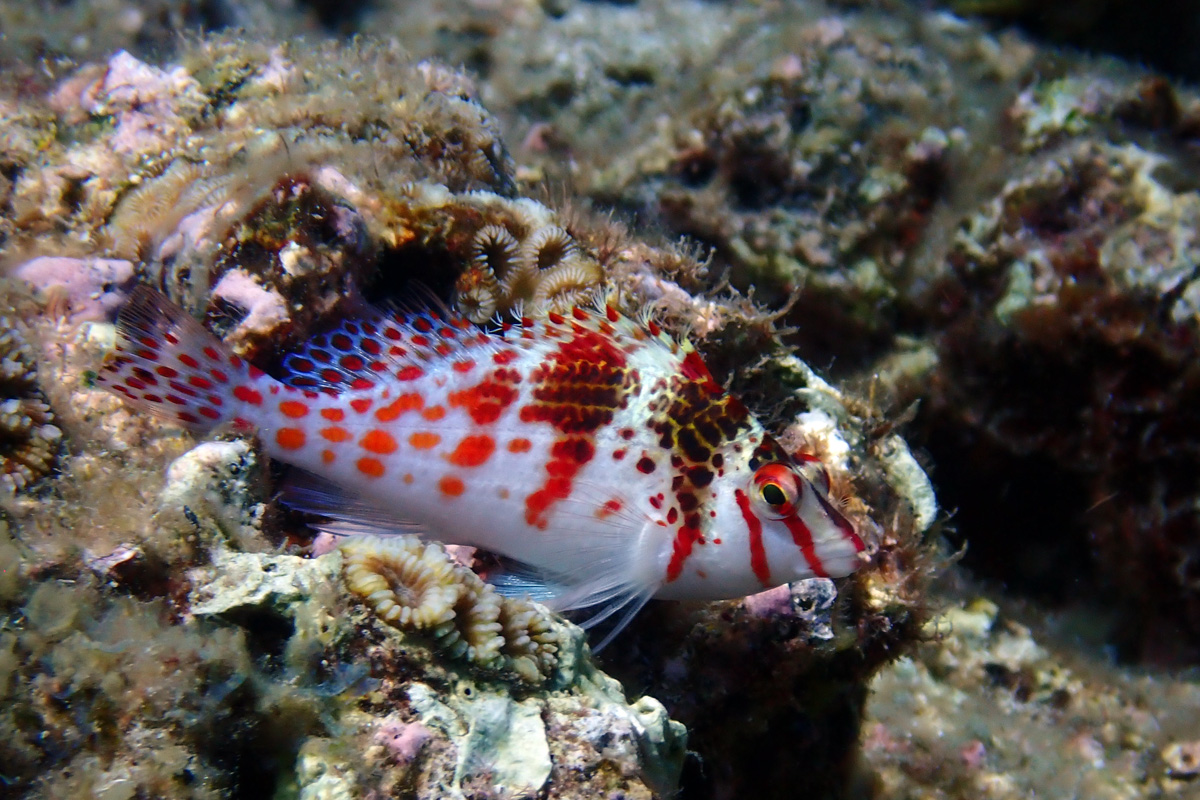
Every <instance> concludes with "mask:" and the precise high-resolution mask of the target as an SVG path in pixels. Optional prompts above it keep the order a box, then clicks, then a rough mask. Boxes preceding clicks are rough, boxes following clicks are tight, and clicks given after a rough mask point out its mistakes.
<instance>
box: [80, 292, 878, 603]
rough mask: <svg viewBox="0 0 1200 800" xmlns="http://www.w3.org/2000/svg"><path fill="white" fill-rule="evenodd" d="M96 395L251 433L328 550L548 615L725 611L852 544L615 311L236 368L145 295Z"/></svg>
mask: <svg viewBox="0 0 1200 800" xmlns="http://www.w3.org/2000/svg"><path fill="white" fill-rule="evenodd" d="M119 336H120V339H119V347H118V351H117V352H116V353H115V354H114V355H113V356H111V357H110V359H109V360H108V362H107V363H106V364H105V366H104V368H103V369H102V371H101V374H100V376H99V378H98V383H100V384H102V385H104V386H107V387H108V388H109V389H111V390H112V391H114V392H117V393H119V394H121V395H123V396H124V397H125V398H126V399H127V400H129V401H130V402H132V403H133V404H134V405H135V406H138V407H140V408H142V409H145V410H148V411H152V412H154V413H157V414H159V415H161V416H164V417H166V418H167V419H169V420H173V421H175V422H177V423H179V424H181V425H184V426H186V427H188V428H190V429H191V430H193V431H196V432H199V433H203V432H206V431H209V430H211V429H213V428H215V427H217V426H220V425H224V424H231V425H233V426H234V427H235V428H238V429H243V430H257V431H258V434H259V436H260V437H261V440H262V444H263V448H264V449H265V451H266V452H267V454H268V455H270V456H271V457H272V458H275V459H278V460H280V461H283V462H286V463H288V464H292V465H295V466H297V467H301V468H303V469H304V470H307V471H308V472H310V473H312V474H313V475H315V476H317V477H318V478H320V479H322V480H323V481H325V482H328V483H330V484H333V485H336V486H337V487H340V490H341V491H342V492H344V493H345V494H344V495H336V494H330V493H327V492H321V491H312V490H303V489H301V490H298V491H296V492H294V493H293V502H294V504H295V505H297V506H298V507H300V508H305V509H307V510H313V511H318V512H320V513H322V514H326V515H329V516H333V517H334V518H335V519H336V520H338V521H337V522H335V523H332V524H330V525H329V526H327V527H328V528H329V529H331V530H335V531H338V532H343V533H346V532H356V531H366V530H376V531H378V530H386V529H388V528H390V529H392V530H393V531H394V530H397V529H400V528H406V529H412V528H416V529H418V530H420V531H421V532H422V533H423V534H424V535H427V536H429V537H431V538H434V539H437V540H439V541H442V542H445V543H448V544H463V545H471V546H474V547H478V548H482V549H485V550H488V551H491V552H493V553H496V554H499V555H501V556H505V557H507V558H509V559H512V560H514V561H517V562H520V563H521V564H522V565H524V568H525V569H527V570H528V573H527V574H526V576H525V577H524V578H521V579H520V580H513V581H511V582H510V584H509V587H510V588H512V587H524V588H528V589H532V590H533V593H534V594H535V595H536V596H537V597H538V598H539V599H544V600H547V601H548V602H549V603H550V604H551V605H552V606H553V607H556V608H559V609H568V608H582V607H591V606H597V607H599V608H600V611H599V613H598V614H597V616H598V617H604V616H607V615H608V614H610V613H613V612H614V611H617V610H620V609H625V613H624V615H623V617H622V621H621V624H624V622H627V621H628V619H630V618H631V617H632V615H633V614H634V613H636V611H637V609H639V608H640V607H641V606H642V605H643V604H644V603H645V602H646V600H647V599H649V598H651V597H658V598H669V599H713V600H715V599H723V598H731V597H740V596H743V595H747V594H752V593H755V592H758V591H762V590H763V589H766V588H770V587H773V586H777V585H780V584H783V583H786V582H790V581H794V580H798V579H801V578H810V577H814V576H819V577H825V576H828V577H841V576H844V575H848V574H849V573H851V572H852V571H854V570H855V569H856V568H857V567H858V566H860V564H861V563H862V561H863V559H862V558H861V557H860V553H862V551H863V542H862V540H861V539H860V538H859V536H858V535H857V534H856V533H855V530H854V528H853V526H852V525H851V523H850V522H849V521H848V520H847V519H846V517H845V516H843V514H842V513H841V512H840V511H839V510H838V508H837V504H836V503H835V502H834V501H832V500H831V499H830V497H829V495H828V490H829V486H828V479H827V477H826V474H825V470H824V467H822V466H821V464H820V463H819V462H817V461H816V460H815V459H812V458H811V457H804V456H801V457H798V458H793V457H791V456H789V454H788V453H787V452H785V451H784V449H783V448H782V447H780V445H779V444H777V443H776V442H775V440H774V439H772V438H771V437H770V436H768V435H767V433H766V432H765V431H764V430H763V428H762V426H761V425H760V424H759V423H758V421H757V420H755V419H754V417H753V416H751V414H750V413H749V412H748V411H747V410H746V408H745V406H743V405H742V404H741V403H740V402H738V401H737V400H736V399H734V398H733V397H731V396H730V395H728V394H726V393H725V392H724V391H723V390H722V388H721V387H720V385H718V384H717V383H716V381H715V380H713V378H712V376H711V375H710V374H709V372H708V369H707V368H706V367H705V366H704V363H703V361H702V360H701V358H700V356H699V354H697V353H696V352H695V351H694V350H693V349H692V348H691V347H690V346H689V345H687V344H686V343H679V342H676V341H674V340H672V339H671V338H670V337H669V336H667V335H666V334H664V333H663V332H662V331H661V330H660V329H659V328H658V326H657V325H656V324H655V323H654V322H652V321H646V322H644V323H639V322H635V321H633V320H630V319H629V318H627V317H624V316H622V315H621V314H619V313H618V312H617V311H616V310H615V309H614V308H612V307H611V306H601V307H599V308H597V309H594V310H592V309H583V308H576V309H574V310H573V312H572V313H570V314H565V315H559V314H553V313H552V314H548V315H546V316H545V317H541V318H537V319H532V318H529V317H525V318H520V319H514V320H513V321H512V322H511V323H510V324H505V325H501V326H498V327H497V328H496V329H495V330H492V331H486V332H485V331H481V330H480V329H478V328H477V327H476V326H474V325H473V324H471V323H470V322H468V321H466V320H465V319H462V318H456V317H453V316H451V315H449V314H445V313H443V314H441V315H437V314H420V315H412V316H408V317H402V316H399V315H388V314H385V313H382V312H370V313H368V314H366V315H364V316H362V317H359V318H356V319H349V320H346V321H345V322H343V323H342V325H341V326H340V327H339V328H338V329H336V330H334V331H332V332H330V333H326V334H323V335H320V336H317V337H316V338H314V339H313V340H312V341H311V342H309V343H308V344H307V345H306V346H305V347H304V348H303V349H302V350H300V351H299V352H297V353H294V354H292V355H290V356H288V357H287V358H286V359H285V360H284V366H285V369H286V371H287V375H286V377H285V378H284V379H283V380H278V379H276V378H273V377H270V376H269V375H266V374H264V373H263V372H262V371H260V370H258V369H256V368H255V367H253V366H251V365H250V364H248V363H246V362H245V361H244V360H243V359H241V358H239V357H238V356H236V355H234V354H233V353H231V352H230V351H229V350H228V349H227V348H226V347H225V346H224V345H223V344H222V343H221V342H220V341H219V340H217V339H216V337H214V336H213V335H212V334H210V333H209V332H208V331H206V330H205V329H204V328H203V327H201V326H200V325H199V324H198V323H197V322H196V321H195V320H193V319H192V318H191V317H189V316H187V314H186V313H185V312H184V311H182V310H181V309H179V308H178V307H176V306H174V305H172V304H171V303H170V302H169V301H167V300H166V299H165V298H163V297H162V296H161V295H159V294H158V293H156V292H154V291H153V290H150V289H147V288H145V287H142V288H139V289H138V290H136V291H135V293H134V295H133V297H132V298H131V300H130V302H129V304H128V305H127V306H126V308H125V309H124V311H123V312H122V314H121V318H120V325H119Z"/></svg>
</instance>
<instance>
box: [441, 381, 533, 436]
mask: <svg viewBox="0 0 1200 800" xmlns="http://www.w3.org/2000/svg"><path fill="white" fill-rule="evenodd" d="M496 372H497V373H500V372H502V371H501V370H497V371H496ZM516 399H517V390H516V389H515V388H514V387H513V386H512V385H511V384H510V383H509V382H508V376H507V375H504V376H501V377H497V376H496V375H493V376H492V377H491V378H488V379H487V380H485V381H483V382H482V383H478V384H476V385H475V386H472V387H470V388H467V389H462V390H461V391H457V392H451V393H450V395H449V396H448V397H447V398H446V401H447V402H448V403H449V404H450V406H451V407H453V408H462V409H464V410H466V412H467V413H468V414H470V415H471V419H473V420H474V421H475V423H476V424H478V425H487V424H490V423H492V422H495V421H496V420H498V419H500V415H501V414H503V413H504V410H505V409H506V408H508V407H509V406H510V405H512V403H513V401H515V400H516Z"/></svg>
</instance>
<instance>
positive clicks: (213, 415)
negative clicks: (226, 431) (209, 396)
mask: <svg viewBox="0 0 1200 800" xmlns="http://www.w3.org/2000/svg"><path fill="white" fill-rule="evenodd" d="M196 413H198V414H199V415H200V416H202V417H208V418H209V419H214V420H215V419H220V418H221V412H220V411H217V410H216V409H215V408H211V407H209V406H200V407H199V408H198V409H196Z"/></svg>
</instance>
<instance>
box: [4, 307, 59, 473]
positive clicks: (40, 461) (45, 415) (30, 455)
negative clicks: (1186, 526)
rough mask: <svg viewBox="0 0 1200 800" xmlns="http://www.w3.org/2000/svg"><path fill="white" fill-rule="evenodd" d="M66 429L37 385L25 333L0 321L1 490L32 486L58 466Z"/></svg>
mask: <svg viewBox="0 0 1200 800" xmlns="http://www.w3.org/2000/svg"><path fill="white" fill-rule="evenodd" d="M61 442H62V431H60V430H59V429H58V427H57V426H55V425H54V414H53V412H52V411H51V410H50V406H49V405H47V403H46V398H45V397H44V396H43V394H42V392H41V389H39V388H38V384H37V361H36V359H35V357H34V354H33V350H32V349H31V348H30V346H29V344H28V343H27V342H26V341H25V339H24V337H23V336H22V334H21V332H20V331H19V330H18V329H17V328H16V327H15V326H14V325H13V323H12V322H11V321H10V320H9V319H8V318H7V317H0V490H7V491H9V492H18V491H22V490H24V489H27V488H29V486H30V485H31V484H33V483H34V482H35V481H37V480H38V479H40V478H42V477H45V476H46V475H47V474H49V473H50V471H51V470H52V469H53V468H54V463H55V461H56V460H57V458H58V451H59V448H60V445H61Z"/></svg>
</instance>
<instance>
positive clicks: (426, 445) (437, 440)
mask: <svg viewBox="0 0 1200 800" xmlns="http://www.w3.org/2000/svg"><path fill="white" fill-rule="evenodd" d="M441 442H442V437H441V436H438V435H437V434H436V433H432V432H430V431H417V432H416V433H414V434H413V435H411V436H409V437H408V443H409V444H411V445H412V446H413V447H415V448H416V449H418V450H431V449H433V448H434V447H437V446H438V445H439V444H441Z"/></svg>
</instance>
